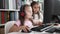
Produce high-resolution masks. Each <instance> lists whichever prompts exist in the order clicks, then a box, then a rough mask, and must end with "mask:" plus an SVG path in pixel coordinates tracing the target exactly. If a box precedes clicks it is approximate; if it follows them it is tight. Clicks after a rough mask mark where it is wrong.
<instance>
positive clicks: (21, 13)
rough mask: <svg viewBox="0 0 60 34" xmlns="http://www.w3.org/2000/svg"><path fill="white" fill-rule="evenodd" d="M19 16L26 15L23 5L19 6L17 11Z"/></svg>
mask: <svg viewBox="0 0 60 34" xmlns="http://www.w3.org/2000/svg"><path fill="white" fill-rule="evenodd" d="M19 15H20V16H21V17H24V16H25V15H26V13H25V5H22V6H21V8H20V11H19Z"/></svg>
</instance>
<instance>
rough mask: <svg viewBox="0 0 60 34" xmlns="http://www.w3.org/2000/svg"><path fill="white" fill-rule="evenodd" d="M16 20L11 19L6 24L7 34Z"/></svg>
mask: <svg viewBox="0 0 60 34" xmlns="http://www.w3.org/2000/svg"><path fill="white" fill-rule="evenodd" d="M15 22H16V21H9V22H7V23H6V24H5V34H7V33H8V32H9V29H10V28H11V27H12V26H13V25H14V23H15Z"/></svg>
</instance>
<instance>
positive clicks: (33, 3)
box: [31, 1, 40, 19]
mask: <svg viewBox="0 0 60 34" xmlns="http://www.w3.org/2000/svg"><path fill="white" fill-rule="evenodd" d="M35 4H37V5H39V2H36V1H33V2H32V3H31V7H32V9H33V6H34V5H35ZM39 10H40V7H39ZM32 11H33V15H32V16H33V19H34V10H32ZM37 14H38V19H39V18H40V12H37Z"/></svg>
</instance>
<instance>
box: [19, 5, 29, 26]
mask: <svg viewBox="0 0 60 34" xmlns="http://www.w3.org/2000/svg"><path fill="white" fill-rule="evenodd" d="M29 6H30V5H27V4H25V5H22V6H21V8H20V11H19V20H20V21H21V25H24V20H25V15H26V13H25V7H29Z"/></svg>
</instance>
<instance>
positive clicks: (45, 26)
mask: <svg viewBox="0 0 60 34" xmlns="http://www.w3.org/2000/svg"><path fill="white" fill-rule="evenodd" d="M50 27H52V26H50V25H42V26H38V27H34V28H32V29H31V30H32V31H38V32H42V31H45V30H46V29H48V28H50Z"/></svg>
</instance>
